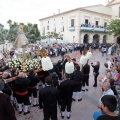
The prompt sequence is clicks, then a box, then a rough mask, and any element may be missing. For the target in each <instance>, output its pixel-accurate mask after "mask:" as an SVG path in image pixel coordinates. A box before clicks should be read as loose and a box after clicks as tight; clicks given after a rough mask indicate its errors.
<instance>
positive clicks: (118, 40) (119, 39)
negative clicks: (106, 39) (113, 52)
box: [117, 36, 120, 45]
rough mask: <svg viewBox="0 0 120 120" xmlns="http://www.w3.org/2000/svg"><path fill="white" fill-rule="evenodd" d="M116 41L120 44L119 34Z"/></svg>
mask: <svg viewBox="0 0 120 120" xmlns="http://www.w3.org/2000/svg"><path fill="white" fill-rule="evenodd" d="M117 43H118V44H119V45H120V36H119V37H118V38H117Z"/></svg>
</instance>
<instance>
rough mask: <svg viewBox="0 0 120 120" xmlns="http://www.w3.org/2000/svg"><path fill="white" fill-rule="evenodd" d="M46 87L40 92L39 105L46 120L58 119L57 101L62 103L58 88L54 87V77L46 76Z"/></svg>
mask: <svg viewBox="0 0 120 120" xmlns="http://www.w3.org/2000/svg"><path fill="white" fill-rule="evenodd" d="M45 84H46V87H44V88H43V89H41V90H40V92H39V106H40V109H43V113H44V120H49V119H50V118H51V119H52V120H57V102H58V103H59V104H60V97H59V93H58V90H57V89H56V88H55V87H52V77H50V76H48V77H46V78H45Z"/></svg>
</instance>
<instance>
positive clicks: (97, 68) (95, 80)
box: [91, 61, 100, 87]
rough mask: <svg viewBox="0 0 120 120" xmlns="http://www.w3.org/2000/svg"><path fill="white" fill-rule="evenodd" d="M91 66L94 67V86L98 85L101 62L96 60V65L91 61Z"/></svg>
mask: <svg viewBox="0 0 120 120" xmlns="http://www.w3.org/2000/svg"><path fill="white" fill-rule="evenodd" d="M91 66H92V67H93V75H94V85H93V87H97V77H98V75H99V69H100V62H98V61H97V62H96V65H93V63H91Z"/></svg>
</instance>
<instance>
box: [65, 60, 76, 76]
mask: <svg viewBox="0 0 120 120" xmlns="http://www.w3.org/2000/svg"><path fill="white" fill-rule="evenodd" d="M65 72H66V73H68V74H71V73H73V72H74V64H73V62H67V63H66V64H65Z"/></svg>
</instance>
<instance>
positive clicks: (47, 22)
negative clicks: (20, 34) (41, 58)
mask: <svg viewBox="0 0 120 120" xmlns="http://www.w3.org/2000/svg"><path fill="white" fill-rule="evenodd" d="M116 17H117V18H119V17H120V0H111V1H109V2H108V4H107V5H106V6H104V5H101V4H99V5H93V6H87V7H81V8H76V9H73V10H70V11H66V12H63V13H60V10H59V12H58V14H54V15H52V16H49V17H46V18H42V19H40V32H41V34H42V35H47V33H48V32H56V33H60V34H61V35H63V39H64V40H68V41H69V42H70V43H74V42H75V43H92V42H95V43H113V42H114V37H113V36H112V35H109V34H108V30H107V29H106V28H105V27H106V26H107V25H108V24H109V23H110V21H111V19H115V18H116Z"/></svg>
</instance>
